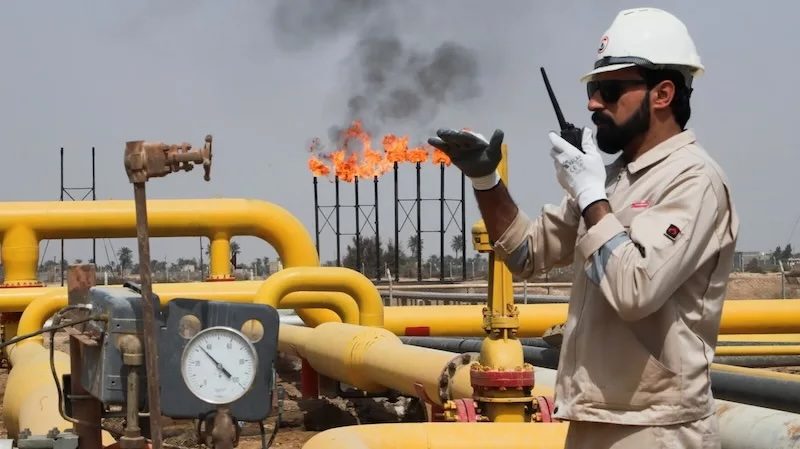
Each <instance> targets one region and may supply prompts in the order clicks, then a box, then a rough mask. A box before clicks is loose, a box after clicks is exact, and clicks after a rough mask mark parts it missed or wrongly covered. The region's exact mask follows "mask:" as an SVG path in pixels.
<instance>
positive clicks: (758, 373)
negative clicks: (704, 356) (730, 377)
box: [711, 363, 800, 382]
mask: <svg viewBox="0 0 800 449" xmlns="http://www.w3.org/2000/svg"><path fill="white" fill-rule="evenodd" d="M711 369H713V370H716V371H724V372H727V373H734V374H743V375H745V376H752V377H764V378H768V379H777V380H787V381H790V382H800V375H798V374H790V373H781V372H778V371H770V370H767V369H761V368H746V367H743V366H735V365H725V364H722V363H712V364H711Z"/></svg>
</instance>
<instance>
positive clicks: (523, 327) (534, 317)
mask: <svg viewBox="0 0 800 449" xmlns="http://www.w3.org/2000/svg"><path fill="white" fill-rule="evenodd" d="M532 306H537V307H536V308H535V309H531V308H530V307H532ZM553 306H561V304H531V305H528V307H526V306H525V305H523V304H520V305H517V307H518V308H519V310H520V313H519V330H518V334H517V335H518V336H519V337H540V336H541V335H542V334H543V333H544V331H545V330H547V329H548V328H549V327H551V326H553V325H554V324H558V323H563V322H564V321H565V320H566V318H567V308H566V307H553ZM484 307H485V306H483V305H468V306H396V307H386V308H385V309H384V319H383V327H384V328H385V329H387V330H389V331H391V332H392V333H394V334H397V335H406V329H407V328H414V327H427V328H428V329H429V332H430V335H435V336H442V337H445V336H447V337H461V336H483V335H486V333H485V332H484V330H483V316H482V313H483V308H484Z"/></svg>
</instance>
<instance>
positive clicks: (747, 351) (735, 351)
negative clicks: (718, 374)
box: [714, 345, 800, 356]
mask: <svg viewBox="0 0 800 449" xmlns="http://www.w3.org/2000/svg"><path fill="white" fill-rule="evenodd" d="M714 354H715V355H720V356H725V355H732V356H737V355H742V356H745V355H800V345H776V346H767V345H753V346H717V349H716V351H715V352H714Z"/></svg>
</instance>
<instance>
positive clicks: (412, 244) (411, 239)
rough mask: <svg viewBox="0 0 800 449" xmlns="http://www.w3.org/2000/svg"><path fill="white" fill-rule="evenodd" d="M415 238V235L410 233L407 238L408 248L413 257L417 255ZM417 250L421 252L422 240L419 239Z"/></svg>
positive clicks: (416, 238)
mask: <svg viewBox="0 0 800 449" xmlns="http://www.w3.org/2000/svg"><path fill="white" fill-rule="evenodd" d="M417 240H418V237H417V236H416V235H412V236H410V237H409V238H408V243H407V245H408V250H409V251H411V255H412V256H413V257H417ZM419 251H420V253H422V240H421V239H419Z"/></svg>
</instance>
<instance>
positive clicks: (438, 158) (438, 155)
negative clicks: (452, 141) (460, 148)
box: [431, 148, 451, 167]
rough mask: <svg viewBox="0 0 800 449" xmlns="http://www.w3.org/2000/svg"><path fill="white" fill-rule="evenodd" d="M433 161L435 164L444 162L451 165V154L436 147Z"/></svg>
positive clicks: (432, 157)
mask: <svg viewBox="0 0 800 449" xmlns="http://www.w3.org/2000/svg"><path fill="white" fill-rule="evenodd" d="M431 161H432V162H433V163H434V164H444V165H446V166H448V167H449V166H450V164H451V161H450V156H448V155H447V154H446V153H445V152H444V151H442V150H440V149H438V148H436V149H435V150H433V156H431Z"/></svg>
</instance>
